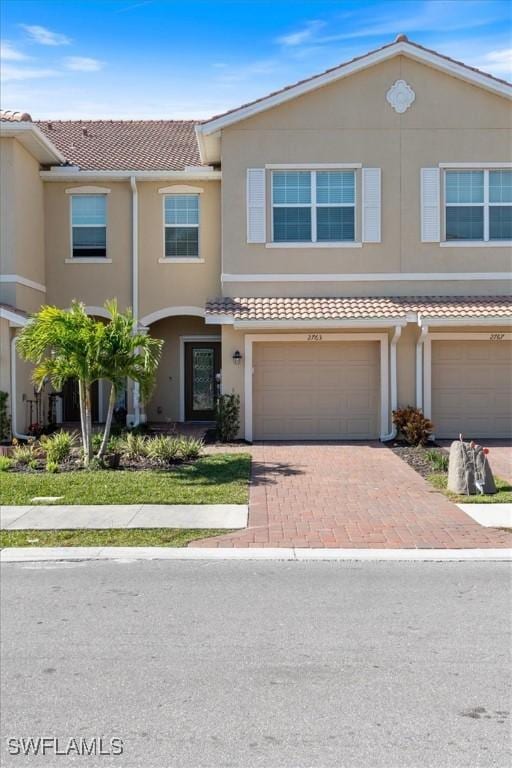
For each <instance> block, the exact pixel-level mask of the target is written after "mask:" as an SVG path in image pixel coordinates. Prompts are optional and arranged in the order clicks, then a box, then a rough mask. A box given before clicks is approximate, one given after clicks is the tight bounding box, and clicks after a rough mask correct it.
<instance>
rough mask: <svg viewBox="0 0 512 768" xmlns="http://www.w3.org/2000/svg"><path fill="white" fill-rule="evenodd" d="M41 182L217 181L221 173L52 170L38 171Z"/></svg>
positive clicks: (205, 171)
mask: <svg viewBox="0 0 512 768" xmlns="http://www.w3.org/2000/svg"><path fill="white" fill-rule="evenodd" d="M39 175H40V177H41V179H42V180H43V181H61V182H62V181H67V182H72V183H73V182H77V181H85V180H88V181H127V180H128V179H130V178H131V177H134V178H135V179H136V181H173V180H176V181H178V180H180V181H184V180H187V181H218V180H220V179H221V177H222V173H221V171H215V170H213V171H212V170H206V169H205V170H204V171H203V170H195V169H194V170H188V171H187V170H185V171H158V170H155V171H141V170H138V171H137V170H130V169H126V170H122V171H116V170H112V171H109V170H97V171H95V170H81V169H76V168H74V169H72V170H71V169H69V170H68V169H66V168H65V167H63V168H59V167H56V168H53V169H52V170H50V171H40V174H39Z"/></svg>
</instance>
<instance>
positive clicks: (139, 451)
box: [118, 432, 148, 459]
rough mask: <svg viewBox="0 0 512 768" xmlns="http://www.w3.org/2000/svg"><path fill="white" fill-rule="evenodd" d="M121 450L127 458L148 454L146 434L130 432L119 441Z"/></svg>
mask: <svg viewBox="0 0 512 768" xmlns="http://www.w3.org/2000/svg"><path fill="white" fill-rule="evenodd" d="M118 448H119V452H120V453H121V455H122V456H123V458H125V459H140V458H142V457H143V456H146V455H147V452H148V440H147V438H146V437H145V435H140V434H138V433H136V432H128V433H127V434H126V435H124V437H122V438H121V440H120V441H119V445H118Z"/></svg>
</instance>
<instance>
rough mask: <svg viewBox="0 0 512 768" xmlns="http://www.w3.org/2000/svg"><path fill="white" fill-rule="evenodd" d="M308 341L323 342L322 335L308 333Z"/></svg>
mask: <svg viewBox="0 0 512 768" xmlns="http://www.w3.org/2000/svg"><path fill="white" fill-rule="evenodd" d="M308 341H322V334H321V333H308Z"/></svg>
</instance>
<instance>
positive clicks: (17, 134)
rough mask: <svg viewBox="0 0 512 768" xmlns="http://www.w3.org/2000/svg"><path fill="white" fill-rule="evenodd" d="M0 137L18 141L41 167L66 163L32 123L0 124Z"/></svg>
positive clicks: (6, 122)
mask: <svg viewBox="0 0 512 768" xmlns="http://www.w3.org/2000/svg"><path fill="white" fill-rule="evenodd" d="M0 136H2V137H4V138H15V139H18V141H19V142H20V143H21V144H23V146H24V147H25V149H26V150H27V151H28V152H30V154H32V155H34V157H35V158H36V159H37V160H39V162H40V163H41V164H42V165H50V164H51V163H65V162H66V158H65V157H64V155H62V154H61V153H60V152H59V150H58V149H57V147H56V146H55V145H54V144H52V142H51V141H49V140H48V139H47V138H46V136H45V135H44V133H43V132H42V131H41V130H40V129H39V128H38V127H37V125H34V124H33V123H29V122H8V121H5V122H1V123H0Z"/></svg>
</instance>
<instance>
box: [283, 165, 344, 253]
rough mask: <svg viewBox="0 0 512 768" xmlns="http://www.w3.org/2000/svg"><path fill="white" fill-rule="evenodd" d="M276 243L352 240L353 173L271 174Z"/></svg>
mask: <svg viewBox="0 0 512 768" xmlns="http://www.w3.org/2000/svg"><path fill="white" fill-rule="evenodd" d="M272 233H273V236H272V239H273V241H274V242H276V243H296V242H311V243H319V242H325V243H335V242H341V241H353V240H355V172H354V171H353V170H343V171H273V173H272Z"/></svg>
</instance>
